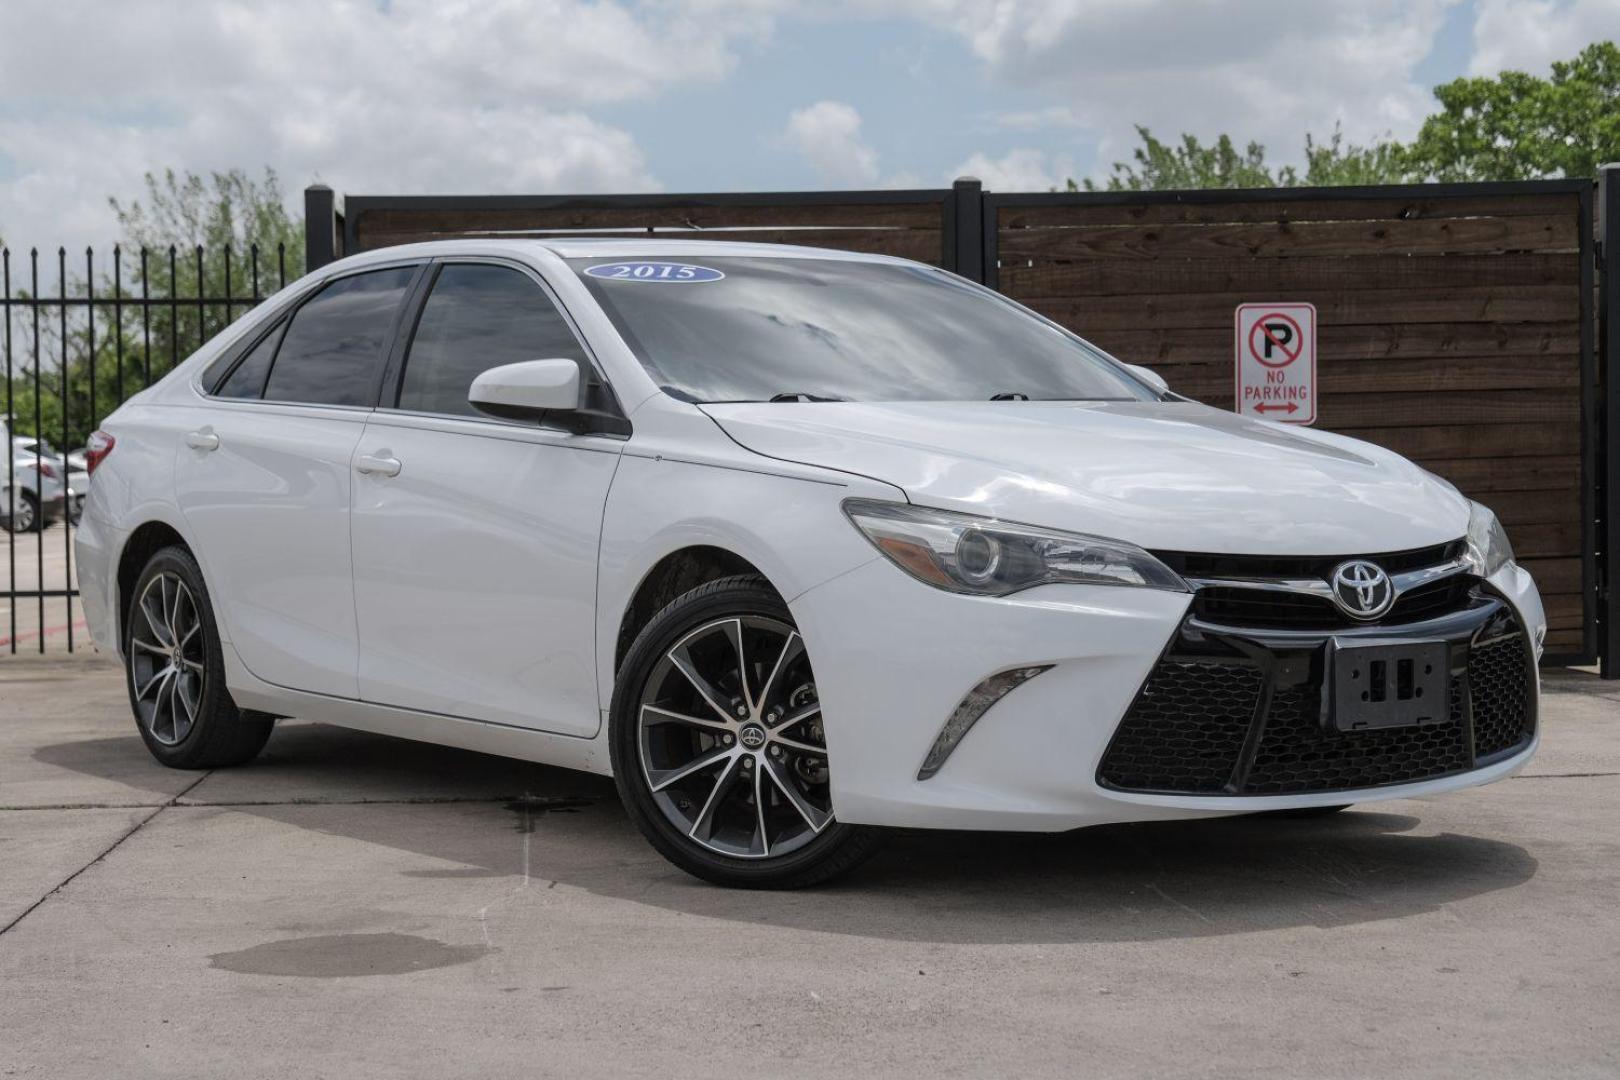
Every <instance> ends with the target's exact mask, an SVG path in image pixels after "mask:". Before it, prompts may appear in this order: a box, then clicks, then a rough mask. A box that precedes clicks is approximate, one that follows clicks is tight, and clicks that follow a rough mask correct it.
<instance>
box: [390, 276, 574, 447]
mask: <svg viewBox="0 0 1620 1080" xmlns="http://www.w3.org/2000/svg"><path fill="white" fill-rule="evenodd" d="M558 358H567V359H573V360H581V361H583V360H584V359H585V351H584V349H583V348H581V346H580V344H579V341H578V339H577V338H575V337H574V334H573V331H572V330H570V329H569V326H568V323H567V321H566V320H565V319H564V318H563V316H562V313H561V312H560V311H558V310H557V307H556V305H555V304H553V303H552V302H551V297H550V296H549V295H547V294H546V291H545V290H544V289H542V288H541V287H540V286H539V285H537V284H536V283H535V282H534V280H533V279H531V278H530V277H529V276H528V275H526V274H524V273H522V272H520V271H517V270H514V269H511V268H510V267H505V266H488V265H482V264H470V263H463V264H459V265H457V264H451V265H449V266H446V267H445V268H444V269H443V270H442V271H440V273H439V278H438V280H437V281H435V282H434V283H433V291H432V292H431V293H430V294H429V295H428V299H427V303H426V304H425V305H423V307H422V317H421V318H420V319H419V320H418V321H417V324H416V336H415V337H414V338H412V340H411V350H410V354H409V356H407V357H406V360H405V374H404V377H403V378H402V379H401V380H400V387H399V407H400V408H401V409H411V410H414V411H417V412H432V413H449V414H451V415H460V416H482V415H483V414H482V413H480V412H479V411H478V410H477V409H474V408H473V407H472V406H471V405H469V404H467V390H468V388H469V387H470V386H471V385H472V381H473V379H475V378H477V377H478V376H479V375H480V374H482V373H483V372H485V371H488V370H489V369H490V368H492V367H499V366H500V365H502V364H515V363H518V362H520V361H524V360H552V359H558Z"/></svg>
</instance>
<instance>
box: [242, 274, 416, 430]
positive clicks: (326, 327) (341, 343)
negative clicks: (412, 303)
mask: <svg viewBox="0 0 1620 1080" xmlns="http://www.w3.org/2000/svg"><path fill="white" fill-rule="evenodd" d="M415 275H416V268H415V267H410V266H406V267H399V268H397V269H392V270H374V271H372V272H370V273H366V274H355V275H353V276H351V277H346V278H339V279H338V280H337V281H334V282H332V283H331V284H330V285H328V286H326V288H324V289H322V290H321V291H320V292H319V293H318V294H317V295H316V296H315V297H314V299H312V300H310V301H308V302H307V303H305V304H304V305H303V306H302V307H300V308H299V309H298V312H297V314H295V315H294V316H293V318H292V323H291V324H290V325H289V326H288V327H287V331H286V333H285V334H284V335H283V336H282V339H281V348H280V349H279V350H278V351H277V352H276V357H275V361H274V363H273V364H272V365H271V368H270V380H269V382H268V383H267V384H266V385H265V388H264V397H265V399H266V400H267V401H296V402H309V403H312V404H316V405H359V406H368V405H370V404H371V403H372V401H373V398H374V395H375V394H376V390H377V380H378V378H379V376H380V374H381V371H382V362H383V349H384V347H385V346H386V345H387V342H388V334H389V331H390V330H392V329H393V325H394V318H395V316H396V315H397V314H398V313H399V307H400V304H401V303H403V302H404V299H405V294H406V291H407V290H408V289H409V288H410V284H411V279H412V278H413V277H414V276H415Z"/></svg>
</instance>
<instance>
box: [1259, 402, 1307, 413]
mask: <svg viewBox="0 0 1620 1080" xmlns="http://www.w3.org/2000/svg"><path fill="white" fill-rule="evenodd" d="M1254 411H1255V412H1257V413H1268V412H1288V413H1292V412H1298V411H1299V405H1298V404H1296V403H1295V402H1292V401H1290V402H1289V403H1288V404H1286V405H1256V406H1255V407H1254Z"/></svg>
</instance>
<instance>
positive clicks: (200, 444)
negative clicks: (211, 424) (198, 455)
mask: <svg viewBox="0 0 1620 1080" xmlns="http://www.w3.org/2000/svg"><path fill="white" fill-rule="evenodd" d="M186 445H187V446H189V447H191V448H192V449H193V450H218V449H219V436H218V435H215V434H214V432H213V430H212V429H210V428H203V429H201V430H200V431H193V432H189V433H188V434H187V435H186Z"/></svg>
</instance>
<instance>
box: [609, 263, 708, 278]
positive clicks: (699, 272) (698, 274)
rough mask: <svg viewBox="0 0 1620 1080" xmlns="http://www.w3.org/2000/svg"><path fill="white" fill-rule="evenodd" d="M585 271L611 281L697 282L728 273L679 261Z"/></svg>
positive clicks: (611, 266)
mask: <svg viewBox="0 0 1620 1080" xmlns="http://www.w3.org/2000/svg"><path fill="white" fill-rule="evenodd" d="M585 273H587V274H589V275H590V276H591V277H594V278H606V279H607V280H609V281H662V282H677V281H678V282H685V283H695V282H700V281H719V280H720V279H721V278H723V277H725V276H726V275H725V274H723V273H721V272H720V271H719V270H716V269H714V268H713V267H710V266H693V265H692V264H691V263H678V262H617V263H602V264H601V265H599V266H587V267H586V268H585Z"/></svg>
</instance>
